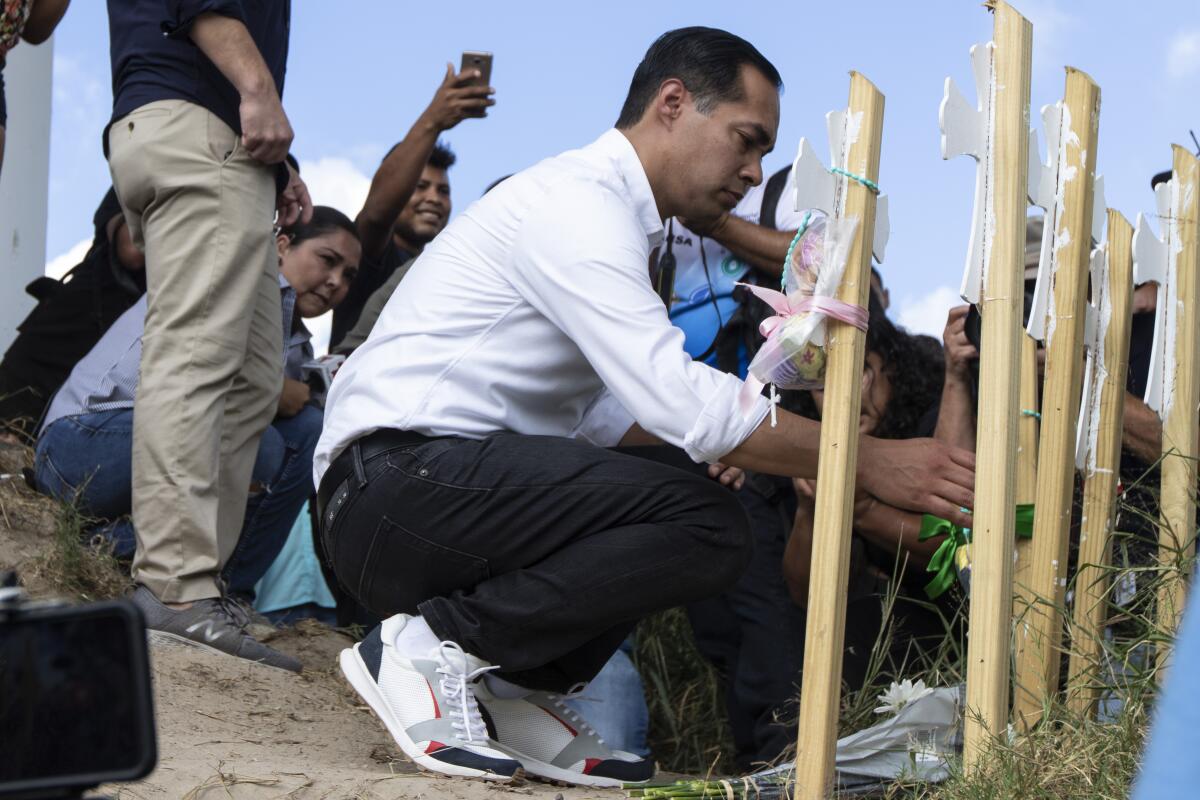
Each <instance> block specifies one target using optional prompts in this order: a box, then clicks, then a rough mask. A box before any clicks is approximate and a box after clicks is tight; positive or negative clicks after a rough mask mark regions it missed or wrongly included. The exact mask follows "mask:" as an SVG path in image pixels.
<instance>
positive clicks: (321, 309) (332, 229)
mask: <svg viewBox="0 0 1200 800" xmlns="http://www.w3.org/2000/svg"><path fill="white" fill-rule="evenodd" d="M276 247H277V249H278V251H279V289H280V301H281V304H282V306H283V324H284V333H285V335H284V342H286V343H287V354H286V358H285V356H284V354H283V353H276V354H275V358H277V359H278V360H279V373H280V381H281V385H282V390H281V393H280V399H279V406H278V410H277V413H276V416H275V419H274V421H273V422H272V423H271V425H270V426H269V427H268V428H267V430H266V431H265V432H264V434H263V436H262V438H261V440H260V442H259V445H258V455H257V458H256V461H255V464H254V471H253V476H252V479H251V480H252V482H251V484H250V486H249V490H250V500H249V503H248V504H247V507H246V514H245V517H244V521H243V525H242V531H241V535H240V536H239V537H238V539H237V542H236V544H235V545H234V546H233V548H232V552H225V553H222V554H221V557H222V565H221V566H222V570H221V574H222V577H223V579H224V582H225V584H226V591H227V594H228V596H229V597H231V598H232V599H234V600H235V601H239V602H241V603H242V604H243V605H248V604H249V603H251V602H252V601H253V599H254V586H255V584H256V583H257V581H258V580H259V578H261V577H262V575H263V573H265V572H266V570H267V568H268V567H269V566H270V565H271V562H272V561H274V559H275V556H276V555H277V554H278V553H279V550H280V548H281V547H282V546H283V544H284V541H285V540H286V539H287V537H288V534H289V532H290V531H291V529H292V523H293V522H294V521H295V519H296V517H297V515H298V514H299V513H300V510H301V508H303V506H304V503H305V501H306V500H307V499H308V496H309V495H310V494H311V493H312V456H313V449H314V448H315V446H316V443H317V438H318V437H319V436H320V432H321V423H322V414H321V409H319V408H316V407H315V406H313V405H311V404H309V402H308V401H309V394H308V387H307V386H305V385H304V384H303V383H302V382H301V381H300V380H299V379H300V377H301V375H300V365H301V364H303V363H304V362H305V361H307V360H309V359H310V358H311V357H312V348H311V347H310V346H309V343H308V340H309V338H310V336H309V334H308V331H307V330H306V329H305V328H304V325H303V324H302V323H301V322H300V318H302V317H315V316H319V315H320V314H324V313H325V312H326V311H329V310H330V309H332V308H334V307H335V306H336V305H337V304H338V303H340V302H341V301H342V300H343V299H344V298H345V296H346V291H347V290H348V288H349V286H350V282H351V281H352V280H353V279H354V276H355V274H356V272H357V270H358V261H359V256H360V254H361V248H360V246H359V242H358V233H357V231H356V229H355V227H354V224H353V223H352V222H351V221H350V219H349V218H347V217H346V216H345V215H344V214H342V213H341V212H340V211H337V210H335V209H332V208H328V207H323V206H318V207H316V208H314V209H313V216H312V220H311V221H310V222H308V223H306V224H303V223H298V224H295V225H292V226H290V227H287V228H284V229H283V230H282V231H280V232H279V234H278V236H277V237H276ZM145 317H146V300H145V297H143V298H142V299H141V300H140V301H138V303H137V304H136V305H134V306H133V307H132V308H130V309H129V310H128V311H126V312H125V313H124V314H123V315H122V316H121V317H120V318H119V319H118V320H117V321H116V322H115V323H113V325H112V327H111V328H109V330H108V331H107V332H106V333H105V335H104V336H103V337H102V338H101V339H100V341H99V342H98V343H97V344H96V346H95V347H93V348H92V350H91V352H89V353H88V354H87V355H86V356H84V358H83V359H82V360H81V361H80V362H79V363H78V364H76V365H75V368H74V369H73V370H72V371H71V375H70V377H69V378H67V382H66V383H65V384H64V385H63V387H62V388H61V389H60V390H59V391H58V393H57V394H56V395H55V397H54V400H53V401H52V402H51V404H50V410H49V411H48V412H47V414H46V421H45V423H44V425H43V427H42V429H41V431H40V433H39V435H38V442H37V451H36V455H35V458H34V473H35V477H36V483H37V486H38V488H39V489H40V490H41V491H43V492H45V493H46V494H50V495H53V496H55V497H58V498H60V499H62V500H66V501H72V502H76V503H77V504H78V505H79V507H80V509H81V510H82V511H83V513H85V514H87V515H89V516H92V517H96V518H98V519H99V520H104V521H106V522H105V524H103V525H102V527H100V528H99V529H98V531H97V532H98V533H99V534H101V535H102V536H103V537H104V538H106V539H107V540H108V541H109V542H110V543H111V547H112V550H113V553H114V555H116V556H117V557H118V558H122V559H125V558H131V557H132V556H133V553H134V550H135V548H136V546H137V537H136V532H135V530H134V528H133V524H132V522H131V520H130V519H129V513H130V510H131V505H132V504H131V482H132V466H131V460H132V447H133V444H132V442H133V403H134V397H135V394H136V392H137V386H138V365H139V362H140V360H141V350H142V332H143V329H144V325H145ZM181 379H183V380H204V376H203V375H196V376H190V375H184V376H181ZM138 591H139V592H142V591H143V590H142V589H139V590H138ZM242 619H243V620H245V619H246V616H245V614H243V616H242ZM238 635H242V636H246V634H245V633H244V631H239V632H238ZM255 648H258V649H257V650H256V649H255ZM242 651H243V652H245V653H247V654H252V655H247V657H250V658H252V660H259V661H263V662H265V663H267V664H270V665H272V666H277V667H283V668H285V669H291V670H294V671H299V668H300V665H299V663H298V662H296V661H295V660H293V659H291V658H288V657H287V656H283V655H282V654H280V653H277V652H275V651H273V650H271V649H270V648H267V647H264V646H262V645H260V644H258V643H257V642H253V640H251V641H249V642H246V643H245V644H244V645H243V647H242Z"/></svg>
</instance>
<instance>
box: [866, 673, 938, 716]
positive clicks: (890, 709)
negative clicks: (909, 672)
mask: <svg viewBox="0 0 1200 800" xmlns="http://www.w3.org/2000/svg"><path fill="white" fill-rule="evenodd" d="M930 694H933V689H931V688H929V687H928V686H926V685H925V681H922V680H918V681H917V682H916V683H913V682H912V681H910V680H909V679H908V678H905V679H904V680H903V681H902V682H900V683H896V682H895V681H892V685H891V686H889V687H888V689H887V691H886V692H884V693H883V694H881V695H879V698H878V700H879V702H880V703H882V705H880V706H877V707H876V708H875V713H876V714H899V713H900V710H901V709H902V708H904V707H905V706H906V705H908V704H909V703H913V702H916V701H917V700H920V699H921V698H922V697H925V696H926V695H930Z"/></svg>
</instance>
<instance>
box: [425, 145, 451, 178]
mask: <svg viewBox="0 0 1200 800" xmlns="http://www.w3.org/2000/svg"><path fill="white" fill-rule="evenodd" d="M457 160H458V156H456V155H454V151H453V150H451V149H450V146H449V145H448V144H446V143H445V142H438V143H437V144H435V145H434V146H433V152H432V153H430V154H429V161H427V162H425V163H427V164H429V166H431V167H433V168H434V169H440V170H442V171H445V170H448V169H450V168H451V167H453V166H454V162H455V161H457Z"/></svg>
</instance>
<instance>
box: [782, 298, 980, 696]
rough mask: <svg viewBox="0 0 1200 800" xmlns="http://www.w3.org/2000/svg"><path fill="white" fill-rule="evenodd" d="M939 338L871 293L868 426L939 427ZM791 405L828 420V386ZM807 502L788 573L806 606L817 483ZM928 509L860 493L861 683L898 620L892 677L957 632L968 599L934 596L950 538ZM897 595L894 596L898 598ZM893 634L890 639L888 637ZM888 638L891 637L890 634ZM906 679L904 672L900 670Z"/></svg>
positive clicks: (857, 628)
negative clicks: (910, 325)
mask: <svg viewBox="0 0 1200 800" xmlns="http://www.w3.org/2000/svg"><path fill="white" fill-rule="evenodd" d="M932 341H933V340H931V339H930V337H926V336H914V335H912V334H910V333H908V332H907V331H905V330H904V329H902V328H898V327H896V326H895V325H894V324H893V323H892V322H891V320H889V319H888V318H887V316H886V315H885V314H884V312H883V307H882V306H881V305H880V303H879V300H878V298H876V297H875V295H874V294H872V295H871V298H870V323H869V325H868V328H867V343H866V354H865V358H864V361H863V384H862V411H861V414H860V417H859V431H860V432H861V433H863V434H866V435H870V436H876V437H879V438H882V439H912V438H917V437H922V436H930V435H932V434H933V431H934V427H935V425H936V422H937V410H938V406H939V405H940V402H941V393H942V388H943V375H944V372H945V365H944V361H943V358H942V354H941V352H940V351H939V350H938V348H937V347H936V345H935V346H934V347H931V346H930V343H931V342H932ZM787 394H789V395H790V397H786V398H785V405H789V406H790V407H791V409H792V410H793V411H795V412H796V413H798V414H801V415H803V416H806V417H809V418H811V419H820V418H821V411H822V408H823V407H824V399H825V398H824V393H823V392H821V391H813V392H794V393H787ZM795 484H796V492H797V496H798V500H799V507H798V510H797V512H796V519H795V524H794V527H793V529H792V535H791V538H790V539H789V541H788V546H787V551H786V554H785V556H784V576H785V578H786V579H787V583H788V589H789V591H790V592H791V594H792V599H793V600H794V601H795V602H796V604H797V605H800V606H805V605H807V603H808V582H809V574H810V566H811V564H810V560H811V554H812V540H813V501H814V497H815V493H816V482H815V481H812V480H803V479H799V480H796V481H795ZM921 522H922V515H920V514H915V513H912V512H909V511H904V510H901V509H898V508H894V507H892V506H889V505H885V504H883V503H881V502H879V501H878V500H877V499H875V498H871V497H867V496H866V495H865V494H862V493H861V492H860V493H859V496H858V497H857V498H856V502H855V517H854V534H853V539H852V541H851V566H850V582H849V596H848V598H847V606H846V639H845V656H844V660H843V679H844V680H845V681H846V682H847V683H848V684H849V685H850V687H851V688H852V689H857V688H859V687H861V686H862V685H863V684H864V683H865V682H866V681H867V680H869V679H871V678H872V676H871V674H870V672H871V665H872V651H873V649H874V647H875V645H876V641H877V639H879V637H880V633H881V631H883V630H884V626H885V623H890V624H891V636H890V642H888V643H887V647H888V652H887V654H886V657H885V658H884V659H883V660H882V661H879V662H878V663H879V664H880V665H881V672H880V675H879V677H880V678H883V677H884V676H885V675H887V674H888V673H894V672H895V671H897V670H899V669H901V668H903V667H905V665H906V664H907V665H908V668H909V670H910V671H911V665H912V664H913V662H914V660H920V658H921V657H922V656H928V655H931V654H933V653H934V652H936V651H937V649H938V648H939V647H940V646H941V643H942V642H943V641H944V640H945V639H946V637H947V633H948V632H950V631H951V630H953V628H954V625H953V620H954V618H955V616H956V614H957V612H958V610H959V607H960V605H961V596H960V595H959V594H958V592H957V590H956V589H952V590H951V591H949V592H946V593H945V594H942V595H940V596H939V597H938V598H937V599H936V600H932V601H931V600H930V599H929V598H928V597H927V596H926V593H925V591H924V587H925V586H926V584H927V583H928V582H929V577H930V576H929V574H928V573H927V572H926V571H925V568H926V567H927V566H928V564H929V561H930V558H931V557H932V556H933V554H934V552H935V551H936V550H937V548H938V546H939V545H940V544H941V541H942V537H938V538H932V539H927V540H925V541H920V539H919V536H920V532H921ZM893 598H894V603H889V602H888V601H889V600H890V599H893ZM885 640H886V637H885ZM881 641H883V640H881ZM895 677H897V678H899V677H901V676H899V675H895Z"/></svg>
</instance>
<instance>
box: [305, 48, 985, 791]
mask: <svg viewBox="0 0 1200 800" xmlns="http://www.w3.org/2000/svg"><path fill="white" fill-rule="evenodd" d="M780 86H781V81H780V77H779V73H778V72H777V71H776V69H775V68H774V67H773V66H772V65H771V64H770V62H768V61H767V60H766V59H765V58H764V57H763V56H762V55H761V54H760V53H759V52H758V51H757V50H755V49H754V47H753V46H751V45H750V44H749V43H748V42H746V41H744V40H742V39H740V38H738V37H736V36H733V35H731V34H728V33H725V32H724V31H718V30H712V29H708V28H686V29H681V30H676V31H671V32H669V33H666V34H664V35H663V36H662V37H660V38H659V39H658V40H657V41H656V42H655V43H654V44H653V45H652V46H651V48H650V50H649V51H648V52H647V53H646V56H645V58H644V59H643V61H642V63H641V64H640V65H639V66H638V68H637V71H636V72H635V74H634V77H633V82H632V85H631V87H630V90H629V95H628V98H627V99H626V101H625V106H624V109H623V110H622V112H621V116H620V119H619V120H618V121H617V127H616V129H614V130H610V131H608V132H607V133H605V134H604V135H603V136H601V137H600V138H599V139H597V140H596V141H595V142H593V143H592V144H590V145H588V146H587V147H584V148H582V149H580V150H573V151H570V152H567V153H564V154H562V155H560V156H557V157H555V158H551V159H548V160H546V161H543V162H541V163H540V164H537V165H536V166H533V167H531V168H530V169H527V170H525V171H524V172H522V173H520V174H518V175H515V176H513V177H512V178H509V179H508V180H507V181H505V182H504V183H502V184H500V185H499V186H498V187H496V188H495V189H493V190H492V191H491V192H489V193H488V194H487V195H486V196H485V197H483V198H482V199H481V200H479V201H477V202H476V203H474V204H473V205H472V206H471V207H470V208H468V209H467V210H466V211H465V212H464V213H463V214H462V215H461V216H459V217H458V218H457V219H455V220H454V221H453V222H451V223H450V225H449V226H448V227H447V228H446V229H445V230H444V231H443V232H442V234H441V235H440V236H439V237H438V238H437V239H435V240H434V241H433V242H431V243H430V244H429V245H428V246H427V247H426V248H425V250H424V252H423V253H422V254H421V255H420V257H419V258H418V259H417V260H416V262H415V263H414V265H413V267H412V269H411V271H410V272H409V273H408V276H407V277H406V278H405V280H404V281H403V282H402V283H401V284H400V285H399V288H398V289H397V290H396V293H395V294H394V295H393V296H392V298H391V300H390V301H389V302H388V304H387V306H386V308H385V309H384V311H383V314H382V315H381V316H380V318H379V321H378V323H377V324H376V325H375V328H374V330H373V332H372V333H371V336H370V338H368V339H367V341H366V342H365V343H364V344H363V345H362V346H361V347H360V348H359V349H358V350H357V351H356V352H355V353H354V355H353V356H352V357H351V358H350V359H349V360H348V361H347V362H346V363H345V365H344V366H343V367H342V368H341V371H340V372H339V373H338V376H337V378H336V380H335V381H334V383H333V387H332V390H331V392H330V394H329V398H328V403H327V406H326V412H325V414H326V416H325V430H324V433H323V435H322V437H321V441H320V443H319V445H318V446H317V453H316V459H315V478H316V481H317V483H318V486H319V492H318V503H319V506H320V510H321V536H322V543H323V546H324V548H325V550H326V552H327V555H328V556H329V558H330V560H331V561H332V564H333V567H334V570H335V572H336V573H337V576H338V580H339V581H340V582H341V584H342V586H343V587H344V588H345V589H346V590H347V591H349V592H350V593H351V594H353V595H354V596H355V597H356V598H357V599H358V600H359V601H360V602H362V603H363V605H365V606H366V607H367V608H369V609H371V610H372V611H374V612H376V613H378V614H380V615H381V616H383V617H386V619H385V621H384V622H383V624H382V625H381V626H379V627H377V628H376V629H374V630H373V631H371V632H370V634H369V635H368V636H367V637H366V639H364V640H363V641H362V642H361V643H359V644H358V645H356V646H355V647H354V648H353V649H351V650H347V651H345V652H343V653H342V657H341V667H342V670H343V672H344V673H345V675H346V677H347V678H348V679H349V681H350V683H351V684H353V686H354V688H355V689H356V690H357V691H358V692H359V694H360V695H362V697H363V699H364V700H366V702H367V703H368V704H369V705H370V706H371V708H372V709H374V711H375V713H376V714H377V715H378V716H379V717H380V718H381V719H382V720H383V721H384V723H385V724H386V725H387V727H388V730H389V731H390V732H391V734H392V736H393V737H394V738H395V739H396V741H397V743H398V744H399V745H400V747H401V749H402V750H404V752H405V753H406V754H407V755H408V756H409V757H410V758H412V759H413V760H414V761H416V762H417V763H418V764H420V765H422V766H424V767H427V768H429V769H432V770H436V771H439V772H443V773H448V774H452V775H463V776H475V777H484V778H491V779H499V780H505V779H508V778H510V777H512V776H513V775H515V774H517V773H518V771H519V770H521V769H523V770H524V772H526V773H529V774H533V775H537V776H540V777H544V778H549V779H554V780H561V781H568V782H572V783H583V784H590V785H598V786H613V785H619V783H620V782H622V781H642V780H647V779H649V778H650V777H651V776H652V774H653V764H652V763H651V762H649V761H644V760H641V759H638V758H636V757H635V756H632V755H629V754H627V753H621V752H614V751H612V750H610V749H609V748H608V747H606V746H605V745H604V744H603V743H602V742H601V741H600V740H599V739H598V737H596V736H595V734H594V733H593V732H592V731H591V729H590V728H589V726H588V725H587V724H586V723H585V722H583V721H582V720H580V719H578V717H576V716H575V715H574V714H572V713H571V712H570V711H568V710H567V708H566V707H565V706H564V704H563V703H562V693H565V692H569V691H571V690H572V689H573V688H574V687H577V686H579V685H580V684H582V683H584V682H586V681H588V680H589V679H590V678H592V677H593V676H594V675H595V674H596V672H597V671H598V670H599V669H600V668H601V666H602V665H603V664H604V663H605V661H607V660H608V658H609V657H610V656H611V655H612V653H613V652H614V650H615V649H616V648H617V646H618V644H620V642H621V641H622V639H624V638H625V636H626V635H627V634H628V632H629V631H630V630H631V629H632V627H633V625H634V624H635V623H636V622H637V621H638V620H639V619H641V618H642V617H644V616H646V615H648V614H651V613H652V612H655V611H657V610H660V609H664V608H669V607H671V606H677V605H682V604H684V603H688V602H691V601H694V600H697V599H699V598H702V597H706V596H710V595H714V594H717V593H719V592H721V591H722V590H724V589H726V588H728V587H729V586H730V585H732V584H733V583H734V581H735V580H736V579H737V578H738V576H739V574H740V572H741V571H742V569H743V567H744V566H745V564H746V562H747V558H748V556H749V547H750V544H749V542H750V539H749V531H748V524H747V520H746V516H745V513H744V512H743V511H742V508H741V506H740V505H739V504H738V502H737V500H736V499H735V497H734V495H733V494H732V493H731V492H730V491H728V490H727V489H726V488H724V487H723V486H721V485H720V484H719V483H718V482H715V481H711V480H708V479H706V478H705V477H703V475H702V474H700V475H697V474H694V473H692V472H688V471H685V470H683V469H680V468H678V467H675V466H668V465H665V464H662V463H658V462H656V461H652V460H649V459H646V458H638V457H636V456H634V455H630V454H628V452H622V451H616V450H612V449H607V448H611V447H613V446H615V445H618V444H620V443H622V442H623V443H624V444H632V443H636V442H635V440H637V439H641V440H642V441H645V440H646V439H647V438H648V437H647V436H646V434H647V432H648V433H649V434H651V435H653V437H657V439H658V440H661V441H663V442H666V443H668V444H671V445H674V446H676V447H678V448H682V449H683V451H685V452H686V453H687V455H688V456H689V457H690V458H691V459H692V460H693V461H695V462H697V463H704V462H722V463H725V464H730V465H734V466H736V467H743V468H749V469H755V470H758V471H760V472H767V473H774V474H779V475H788V476H798V477H808V478H811V477H815V476H816V469H817V447H818V439H819V426H818V425H817V424H816V423H813V422H811V421H809V420H805V419H802V418H800V417H797V416H792V415H789V414H787V413H784V412H780V414H779V425H778V427H775V428H772V427H771V425H770V423H769V421H764V418H765V417H766V416H767V412H768V404H767V402H766V400H765V399H763V398H761V397H760V398H758V401H757V402H756V404H755V406H754V409H753V412H752V413H750V414H748V415H744V414H743V413H742V412H741V411H740V410H739V406H738V393H739V392H740V391H741V388H742V383H741V381H739V380H738V379H737V378H736V377H735V376H733V375H728V374H723V373H720V372H718V371H717V370H715V369H712V368H711V367H708V366H706V365H704V364H700V363H696V362H693V361H692V360H691V359H690V358H689V357H688V355H687V354H686V353H685V352H684V349H683V333H682V332H681V331H680V330H679V329H678V328H675V327H674V326H672V325H671V323H670V320H669V319H668V318H667V312H666V310H665V309H664V308H663V305H662V303H661V302H660V300H659V298H658V295H657V294H656V293H655V291H654V289H653V288H652V287H651V285H650V281H649V277H648V274H647V269H646V265H647V262H648V259H649V254H650V251H651V250H652V249H653V248H654V247H655V246H656V245H658V244H659V243H660V242H661V241H662V238H663V224H662V221H663V219H664V218H666V217H671V216H681V217H687V218H690V219H712V218H715V217H716V216H718V215H719V214H721V213H724V212H727V211H729V210H730V209H732V208H733V207H734V205H736V204H737V202H738V200H739V199H740V198H741V197H742V195H743V194H744V193H745V192H746V191H747V189H748V188H749V187H751V186H754V185H757V184H758V183H759V182H760V181H761V180H762V168H761V159H762V157H763V155H764V154H765V153H767V152H769V151H770V150H771V149H772V147H773V146H774V143H775V134H776V130H777V127H778V122H779V88H780ZM635 423H636V425H635ZM859 460H860V464H861V467H860V472H859V486H860V487H861V488H862V489H864V490H865V491H867V492H870V493H871V494H873V495H875V496H877V497H878V498H879V499H880V500H883V501H885V502H887V503H890V504H892V505H894V506H898V507H903V508H909V509H913V510H916V511H927V512H931V513H935V514H937V515H938V516H941V517H946V518H950V519H954V520H957V521H960V522H962V523H965V524H969V519H967V518H965V517H964V515H963V514H962V513H960V512H959V510H958V509H959V507H960V506H966V507H971V506H972V504H973V503H972V501H973V498H972V487H973V484H974V474H973V458H972V456H971V455H970V454H968V453H965V452H963V451H959V450H954V449H952V448H949V447H947V446H945V445H942V444H940V443H937V442H934V441H932V440H910V441H882V440H876V439H872V438H869V437H864V439H863V441H862V443H861V449H860V457H859Z"/></svg>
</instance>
